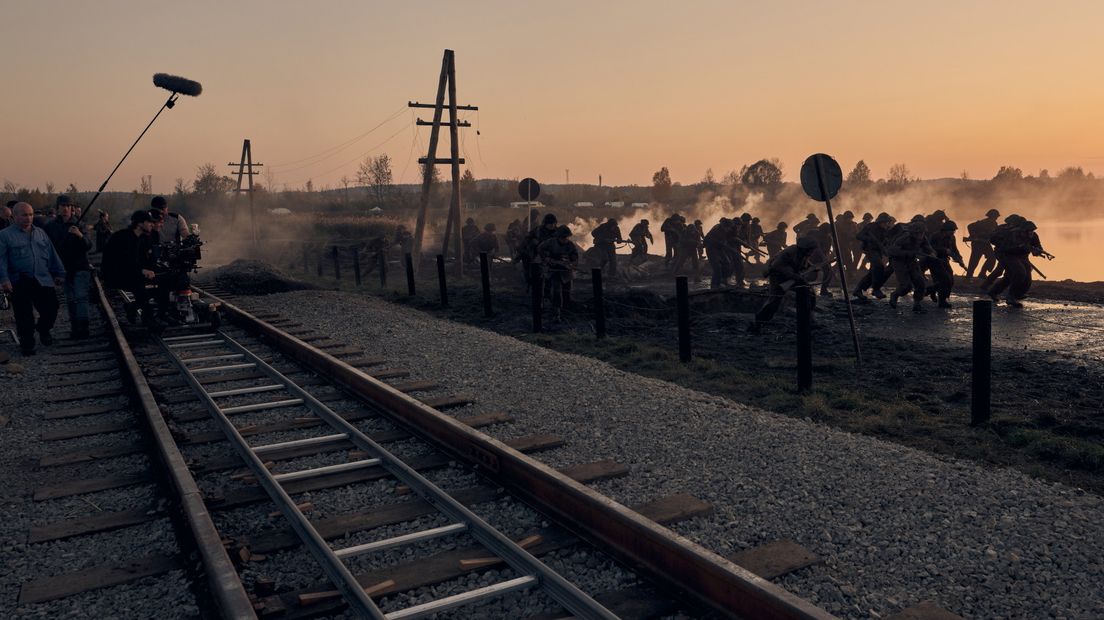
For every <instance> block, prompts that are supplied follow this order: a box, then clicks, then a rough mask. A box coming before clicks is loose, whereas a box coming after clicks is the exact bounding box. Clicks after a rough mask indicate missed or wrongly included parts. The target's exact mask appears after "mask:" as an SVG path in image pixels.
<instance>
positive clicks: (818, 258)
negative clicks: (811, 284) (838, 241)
mask: <svg viewBox="0 0 1104 620" xmlns="http://www.w3.org/2000/svg"><path fill="white" fill-rule="evenodd" d="M808 236H810V237H813V238H814V239H816V242H817V252H816V254H815V255H814V256H813V262H814V263H816V264H818V265H822V266H823V269H821V270H820V296H821V297H831V296H832V291H830V290H828V287H829V286H831V284H832V282H833V281H835V277H836V270H835V269H832V263H834V262H836V261H837V260H843V259H841V258H840V257H838V256H836V248H835V246H834V245H833V244H832V225H831V224H829V223H828V222H823V223H821V225H820V226H817V227H816V230H815V231H813V232H811V233H809V234H808Z"/></svg>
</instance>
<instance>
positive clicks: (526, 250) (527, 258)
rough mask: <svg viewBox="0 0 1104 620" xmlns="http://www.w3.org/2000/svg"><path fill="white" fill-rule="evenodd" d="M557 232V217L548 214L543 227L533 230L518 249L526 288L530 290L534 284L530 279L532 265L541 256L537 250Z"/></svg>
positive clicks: (516, 258) (518, 257)
mask: <svg viewBox="0 0 1104 620" xmlns="http://www.w3.org/2000/svg"><path fill="white" fill-rule="evenodd" d="M555 232H556V216H555V215H553V214H551V213H546V214H545V216H544V219H543V220H541V225H540V226H537V227H535V228H533V229H532V230H530V231H529V234H527V235H525V239H524V240H523V241H522V243H521V246H520V247H519V248H518V253H517V256H516V257H515V262H516V261H517V260H520V261H521V266H522V272H523V274H522V275H524V276H525V288H526V289H528V288H529V286H530V285H531V284H532V283H531V282H530V277H531V275H532V271H533V268H532V265H533V264H534V263H536V262H537V260H538V259H539V256H538V255H537V248H538V247H540V244H542V243H544V242H545V241H547V240H549V239H551V238H552V234H553V233H555Z"/></svg>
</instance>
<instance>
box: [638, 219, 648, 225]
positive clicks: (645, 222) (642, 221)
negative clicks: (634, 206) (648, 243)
mask: <svg viewBox="0 0 1104 620" xmlns="http://www.w3.org/2000/svg"><path fill="white" fill-rule="evenodd" d="M640 223H641V224H647V223H648V220H640Z"/></svg>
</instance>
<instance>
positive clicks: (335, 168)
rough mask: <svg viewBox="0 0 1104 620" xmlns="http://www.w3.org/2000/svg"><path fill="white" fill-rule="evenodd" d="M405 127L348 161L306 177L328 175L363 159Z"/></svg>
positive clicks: (312, 177) (404, 128) (404, 129)
mask: <svg viewBox="0 0 1104 620" xmlns="http://www.w3.org/2000/svg"><path fill="white" fill-rule="evenodd" d="M407 129H408V128H407V127H402V128H400V129H399V130H398V131H396V132H395V133H393V134H391V135H390V136H388V137H387V138H386V139H385V140H384V141H383V142H380V143H379V144H377V145H375V146H373V147H372V148H371V149H369V150H367V151H365V152H364V153H361V154H360V155H357V156H356V157H354V158H352V159H350V160H348V161H346V162H344V163H342V164H339V165H337V166H335V167H333V168H330V169H329V170H326V171H325V172H321V173H318V174H314V175H311V176H310V177H307V178H308V179H314V178H323V177H325V176H326V175H328V174H331V173H333V172H335V171H337V170H340V169H342V168H344V167H345V166H348V165H349V164H351V163H353V162H355V161H358V160H360V159H363V158H364V157H366V156H367V155H369V154H371V153H374V152H375V151H377V150H378V149H379V148H380V147H382V146H383V145H385V144H387V143H388V142H390V141H391V140H393V139H394V138H395V136H397V135H399V134H401V133H402V132H404V131H406V130H407Z"/></svg>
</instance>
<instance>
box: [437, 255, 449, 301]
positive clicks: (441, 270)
mask: <svg viewBox="0 0 1104 620" xmlns="http://www.w3.org/2000/svg"><path fill="white" fill-rule="evenodd" d="M437 284H438V286H439V288H440V292H441V307H442V308H448V286H447V285H446V284H445V257H444V255H441V254H438V255H437Z"/></svg>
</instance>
